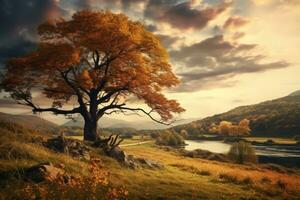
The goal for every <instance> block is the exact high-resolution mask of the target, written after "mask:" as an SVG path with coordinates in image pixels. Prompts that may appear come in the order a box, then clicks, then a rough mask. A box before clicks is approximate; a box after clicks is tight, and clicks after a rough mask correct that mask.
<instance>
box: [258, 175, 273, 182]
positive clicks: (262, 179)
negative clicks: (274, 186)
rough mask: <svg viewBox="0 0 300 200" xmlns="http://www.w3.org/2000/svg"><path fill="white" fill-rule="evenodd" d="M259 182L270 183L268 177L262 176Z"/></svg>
mask: <svg viewBox="0 0 300 200" xmlns="http://www.w3.org/2000/svg"><path fill="white" fill-rule="evenodd" d="M260 182H261V183H271V180H270V179H269V178H268V177H266V176H264V177H262V178H261V180H260Z"/></svg>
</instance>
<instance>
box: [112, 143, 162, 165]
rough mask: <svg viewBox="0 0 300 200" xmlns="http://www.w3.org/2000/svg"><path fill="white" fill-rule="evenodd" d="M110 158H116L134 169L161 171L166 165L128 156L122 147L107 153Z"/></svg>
mask: <svg viewBox="0 0 300 200" xmlns="http://www.w3.org/2000/svg"><path fill="white" fill-rule="evenodd" d="M106 154H107V155H108V156H110V157H112V158H115V159H116V160H117V161H119V162H120V163H122V164H124V165H126V166H128V167H130V168H132V169H137V168H151V169H161V168H164V165H163V164H162V163H160V162H157V161H154V160H149V159H146V158H141V157H135V156H133V155H127V154H126V153H125V152H124V151H123V150H122V149H121V148H120V147H115V148H113V149H112V150H111V151H109V152H107V153H106Z"/></svg>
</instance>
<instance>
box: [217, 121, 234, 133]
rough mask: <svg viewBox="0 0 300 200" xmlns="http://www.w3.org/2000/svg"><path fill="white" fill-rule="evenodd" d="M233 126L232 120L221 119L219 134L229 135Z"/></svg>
mask: <svg viewBox="0 0 300 200" xmlns="http://www.w3.org/2000/svg"><path fill="white" fill-rule="evenodd" d="M231 126H232V123H231V122H228V121H221V122H220V124H219V134H221V135H229V133H230V127H231Z"/></svg>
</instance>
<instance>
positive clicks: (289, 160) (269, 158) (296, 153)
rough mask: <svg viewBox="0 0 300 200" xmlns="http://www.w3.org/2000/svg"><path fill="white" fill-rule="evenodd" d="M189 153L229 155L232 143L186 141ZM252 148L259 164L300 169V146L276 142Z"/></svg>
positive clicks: (263, 143) (254, 144)
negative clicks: (196, 150)
mask: <svg viewBox="0 0 300 200" xmlns="http://www.w3.org/2000/svg"><path fill="white" fill-rule="evenodd" d="M185 142H186V144H187V146H186V147H185V149H186V150H188V151H193V150H195V149H201V150H206V151H210V152H212V153H217V154H220V153H221V154H227V153H228V152H229V149H230V147H231V145H232V144H233V143H232V142H224V141H212V140H186V141H185ZM251 143H252V146H253V148H254V150H255V153H256V155H257V157H258V162H259V163H261V164H263V163H274V164H279V165H283V166H286V167H296V168H300V146H299V144H292V143H288V144H283V143H281V144H277V143H274V142H265V141H264V142H256V141H252V142H251Z"/></svg>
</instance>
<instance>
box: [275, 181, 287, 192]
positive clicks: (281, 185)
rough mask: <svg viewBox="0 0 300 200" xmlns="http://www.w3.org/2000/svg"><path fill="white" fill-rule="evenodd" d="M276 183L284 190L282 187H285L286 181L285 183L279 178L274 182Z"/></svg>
mask: <svg viewBox="0 0 300 200" xmlns="http://www.w3.org/2000/svg"><path fill="white" fill-rule="evenodd" d="M276 185H277V186H278V187H279V188H280V189H282V190H284V189H285V188H286V183H285V182H284V181H282V180H281V179H279V180H278V181H277V182H276Z"/></svg>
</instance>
